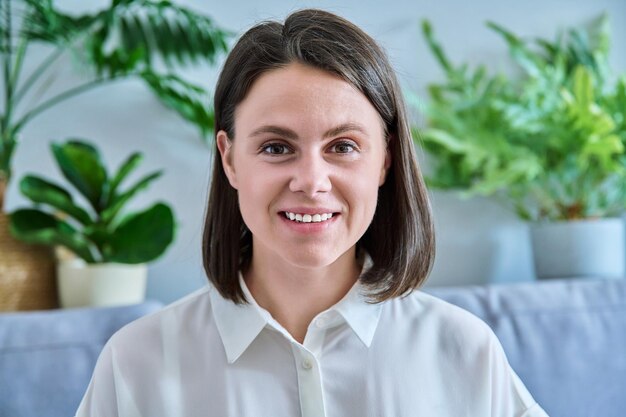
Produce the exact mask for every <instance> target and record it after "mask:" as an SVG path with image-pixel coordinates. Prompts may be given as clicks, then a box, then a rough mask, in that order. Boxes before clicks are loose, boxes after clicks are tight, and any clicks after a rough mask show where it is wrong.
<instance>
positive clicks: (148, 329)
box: [108, 285, 213, 350]
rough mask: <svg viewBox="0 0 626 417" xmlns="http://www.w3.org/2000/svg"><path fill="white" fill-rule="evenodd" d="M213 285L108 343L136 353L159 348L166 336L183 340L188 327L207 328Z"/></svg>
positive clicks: (140, 321)
mask: <svg viewBox="0 0 626 417" xmlns="http://www.w3.org/2000/svg"><path fill="white" fill-rule="evenodd" d="M210 291H213V289H212V288H211V287H210V286H208V285H207V286H204V287H203V288H201V289H199V290H197V291H194V292H192V293H191V294H189V295H187V296H185V297H183V298H181V299H180V300H177V301H175V302H174V303H172V304H169V305H167V306H165V307H163V308H162V309H161V310H159V311H156V312H154V313H151V314H148V315H146V316H143V317H141V318H139V319H137V320H135V321H133V322H131V323H129V324H127V325H126V326H124V327H122V328H121V329H120V330H118V331H117V332H116V333H115V334H114V335H113V336H112V337H111V339H110V340H109V343H108V344H110V345H111V347H113V348H114V349H117V350H119V349H123V350H126V348H131V349H132V350H137V348H138V347H143V346H158V345H160V344H161V343H162V341H163V336H164V335H166V334H168V333H169V334H168V336H173V337H180V335H179V333H181V332H185V328H194V327H197V326H202V325H206V324H207V322H208V321H209V320H211V317H212V314H211V301H210V297H209V292H210Z"/></svg>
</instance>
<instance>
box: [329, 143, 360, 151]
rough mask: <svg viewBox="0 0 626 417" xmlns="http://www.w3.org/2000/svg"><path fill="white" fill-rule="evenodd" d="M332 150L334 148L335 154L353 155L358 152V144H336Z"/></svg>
mask: <svg viewBox="0 0 626 417" xmlns="http://www.w3.org/2000/svg"><path fill="white" fill-rule="evenodd" d="M332 148H334V149H335V152H337V153H339V154H347V153H352V152H354V151H356V150H357V146H356V144H354V143H353V142H348V141H341V142H337V143H334V144H333V145H332Z"/></svg>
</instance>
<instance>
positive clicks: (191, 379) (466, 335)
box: [76, 265, 547, 417]
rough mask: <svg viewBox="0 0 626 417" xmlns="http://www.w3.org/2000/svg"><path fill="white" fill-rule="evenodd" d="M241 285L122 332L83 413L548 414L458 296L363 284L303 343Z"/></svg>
mask: <svg viewBox="0 0 626 417" xmlns="http://www.w3.org/2000/svg"><path fill="white" fill-rule="evenodd" d="M366 266H368V265H366ZM240 283H241V285H242V288H243V290H244V293H245V295H246V297H247V299H248V300H250V302H251V304H250V305H246V306H237V305H235V304H234V303H232V302H231V301H228V300H225V299H224V298H222V297H221V296H220V294H219V293H218V292H217V291H216V290H215V289H213V288H212V287H210V286H207V287H205V288H203V289H201V290H198V291H196V292H195V293H193V294H191V295H189V296H187V297H185V298H183V299H181V300H179V301H178V302H176V303H174V304H172V305H169V306H167V307H165V308H164V309H163V310H161V311H159V312H156V313H153V314H152V315H149V316H146V317H143V318H141V319H139V320H137V321H135V322H133V323H131V324H129V325H127V326H126V327H124V328H122V329H121V330H120V331H118V332H117V333H116V334H115V335H114V336H113V337H112V338H111V339H110V340H109V342H108V343H107V344H106V346H105V347H104V349H103V351H102V353H101V355H100V358H99V359H98V363H97V365H96V369H95V371H94V374H93V377H92V380H91V383H90V384H89V388H88V389H87V392H86V394H85V396H84V398H83V400H82V402H81V404H80V407H79V409H78V411H77V414H76V416H77V417H86V416H89V417H116V416H119V417H140V416H141V417H213V416H215V417H225V416H237V417H240V416H241V417H256V416H259V417H266V416H267V417H296V416H302V417H322V416H326V417H350V416H360V417H361V416H362V417H369V416H371V417H402V416H407V417H408V416H410V417H435V416H436V417H489V416H492V417H547V414H546V413H545V412H544V411H543V410H542V409H541V407H540V406H539V405H538V404H537V403H536V402H535V401H534V400H533V398H532V397H531V395H530V394H529V393H528V391H527V390H526V388H525V387H524V385H523V384H522V382H521V381H520V380H519V378H518V377H517V375H516V374H515V372H514V371H513V370H512V369H511V367H510V366H509V363H508V362H507V360H506V357H505V354H504V352H503V350H502V347H501V345H500V343H499V342H498V340H497V339H496V336H495V335H494V333H493V332H492V331H491V329H490V328H489V327H488V326H487V325H486V324H485V323H484V322H482V321H481V320H480V319H478V318H477V317H475V316H473V315H471V314H470V313H468V312H466V311H465V310H462V309H460V308H458V307H455V306H453V305H452V304H448V303H446V302H444V301H442V300H439V299H437V298H435V297H433V296H430V295H427V294H425V293H423V292H420V291H414V292H413V293H412V294H410V295H409V296H407V297H404V298H395V299H392V300H388V301H386V302H384V303H382V304H368V303H366V302H365V301H364V298H363V297H362V296H361V295H360V290H362V288H363V287H362V286H361V285H360V283H359V282H357V283H356V284H355V285H354V287H353V288H352V289H351V290H350V292H349V293H348V294H347V295H346V296H345V297H344V298H343V299H342V300H341V301H340V302H339V303H337V304H336V305H334V306H333V307H332V308H330V309H328V310H326V311H324V312H322V313H320V314H318V315H317V316H316V317H315V319H314V320H313V321H312V322H311V324H310V325H309V327H308V330H307V334H306V337H305V340H304V343H303V344H300V343H298V342H297V341H296V340H295V339H294V338H293V337H292V336H291V335H290V334H289V333H288V332H287V331H286V330H285V329H284V328H283V327H282V326H281V325H280V324H279V323H278V322H277V321H276V320H274V319H273V318H272V316H271V315H270V314H269V312H268V311H267V310H265V309H263V308H261V307H260V306H259V305H258V304H257V303H256V302H255V301H254V298H253V297H252V295H251V294H250V291H249V290H248V288H247V287H246V284H245V282H244V280H243V279H242V278H241V275H240Z"/></svg>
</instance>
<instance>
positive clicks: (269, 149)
mask: <svg viewBox="0 0 626 417" xmlns="http://www.w3.org/2000/svg"><path fill="white" fill-rule="evenodd" d="M288 151H289V148H288V147H287V146H286V145H283V144H282V143H268V144H267V145H263V146H262V147H261V152H262V153H264V154H268V155H284V154H286V153H288Z"/></svg>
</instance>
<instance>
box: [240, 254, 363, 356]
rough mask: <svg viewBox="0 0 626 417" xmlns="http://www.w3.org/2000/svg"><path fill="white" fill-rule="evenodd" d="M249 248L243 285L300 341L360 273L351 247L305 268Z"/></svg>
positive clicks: (347, 289) (340, 297)
mask: <svg viewBox="0 0 626 417" xmlns="http://www.w3.org/2000/svg"><path fill="white" fill-rule="evenodd" d="M253 247H254V248H255V249H254V251H253V253H254V255H253V256H252V262H251V265H250V268H249V269H248V270H247V271H246V272H245V273H244V280H245V282H246V285H247V286H248V289H249V290H250V292H251V293H252V296H253V297H254V299H255V301H256V302H257V304H259V306H261V307H263V308H264V309H266V310H267V311H268V312H269V313H270V314H271V315H272V317H274V319H275V320H276V321H278V322H279V323H280V324H281V325H282V326H283V327H284V328H285V329H286V330H287V331H288V332H289V333H290V334H291V335H292V336H293V338H294V339H295V340H297V341H298V342H300V343H303V342H304V337H305V336H306V330H307V328H308V326H309V324H310V323H311V321H312V320H313V318H314V317H315V316H316V315H317V314H319V313H321V312H322V311H324V310H327V309H328V308H330V307H332V306H333V305H335V304H336V303H338V302H339V301H340V300H341V299H342V298H343V297H344V296H345V295H346V294H347V293H348V291H350V289H351V288H352V286H353V285H354V284H355V282H356V280H357V279H358V277H359V274H360V272H361V266H360V265H359V264H358V262H357V260H356V257H355V250H354V248H352V249H351V250H348V251H347V252H346V253H344V254H343V255H341V256H340V257H339V258H337V260H335V261H334V262H333V263H331V264H330V265H327V266H323V267H311V268H308V267H300V266H297V265H293V264H290V263H288V262H285V260H283V259H280V260H276V259H275V257H271V256H264V254H263V253H262V252H263V250H262V249H261V248H259V246H258V245H257V246H254V245H253ZM259 249H261V250H259ZM267 259H271V262H268V261H266V260H267Z"/></svg>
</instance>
